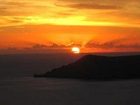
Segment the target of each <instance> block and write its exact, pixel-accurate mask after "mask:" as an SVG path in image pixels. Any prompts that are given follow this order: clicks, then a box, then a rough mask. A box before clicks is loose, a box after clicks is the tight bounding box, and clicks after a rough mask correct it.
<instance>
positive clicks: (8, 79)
mask: <svg viewBox="0 0 140 105" xmlns="http://www.w3.org/2000/svg"><path fill="white" fill-rule="evenodd" d="M59 57H60V56H59ZM59 57H58V58H59ZM58 58H57V60H58ZM61 58H62V57H61ZM64 58H65V57H64ZM64 58H63V59H61V60H58V61H57V60H54V59H56V57H55V58H51V59H52V61H51V62H50V61H48V57H47V58H45V57H42V58H40V57H38V58H34V57H31V56H30V57H29V56H28V57H27V56H26V57H25V56H24V57H21V56H20V57H19V56H18V57H15V56H14V57H11V58H9V56H8V57H4V58H2V57H1V59H0V105H140V80H125V81H105V82H101V81H100V82H99V81H82V80H74V79H50V78H49V79H47V78H33V77H32V74H33V73H40V72H44V71H46V69H47V68H48V69H49V68H51V67H52V68H53V67H56V66H61V65H63V64H64V63H68V62H70V61H73V60H74V59H72V57H70V58H67V57H66V58H65V60H64ZM23 59H24V60H23ZM25 59H26V60H25ZM60 61H61V62H60ZM45 62H46V64H45ZM57 62H59V63H57ZM38 63H39V64H38ZM56 63H57V65H55V64H56ZM43 65H44V66H43ZM43 68H44V69H43Z"/></svg>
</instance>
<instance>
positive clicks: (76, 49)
mask: <svg viewBox="0 0 140 105" xmlns="http://www.w3.org/2000/svg"><path fill="white" fill-rule="evenodd" d="M71 50H72V52H73V53H75V54H79V53H80V48H79V47H73V48H72V49H71Z"/></svg>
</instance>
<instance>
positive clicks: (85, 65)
mask: <svg viewBox="0 0 140 105" xmlns="http://www.w3.org/2000/svg"><path fill="white" fill-rule="evenodd" d="M34 77H53V78H78V79H94V80H115V79H135V78H140V55H135V56H119V57H108V56H95V55H86V56H84V57H82V58H81V59H79V60H78V61H76V62H74V63H71V64H68V65H65V66H62V67H60V68H56V69H53V70H51V71H50V72H47V73H45V74H42V75H34Z"/></svg>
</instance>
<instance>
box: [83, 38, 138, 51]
mask: <svg viewBox="0 0 140 105" xmlns="http://www.w3.org/2000/svg"><path fill="white" fill-rule="evenodd" d="M125 41H127V39H117V40H112V41H108V42H105V43H99V42H95V41H90V42H88V43H87V44H86V45H85V47H86V48H101V49H112V48H118V49H119V48H123V49H127V48H132V49H140V43H132V44H130V43H126V42H125Z"/></svg>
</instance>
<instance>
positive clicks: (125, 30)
mask: <svg viewBox="0 0 140 105" xmlns="http://www.w3.org/2000/svg"><path fill="white" fill-rule="evenodd" d="M139 4H140V0H117V1H114V0H30V1H29V0H22V1H19V0H5V1H3V0H0V13H1V14H0V42H1V43H0V53H7V52H15V53H16V52H56V51H58V52H64V51H66V50H69V49H70V48H71V47H72V46H79V47H81V49H82V50H81V51H82V52H106V51H107V52H114V51H119V52H120V51H134V52H135V51H140V18H139V16H140V8H139Z"/></svg>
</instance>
